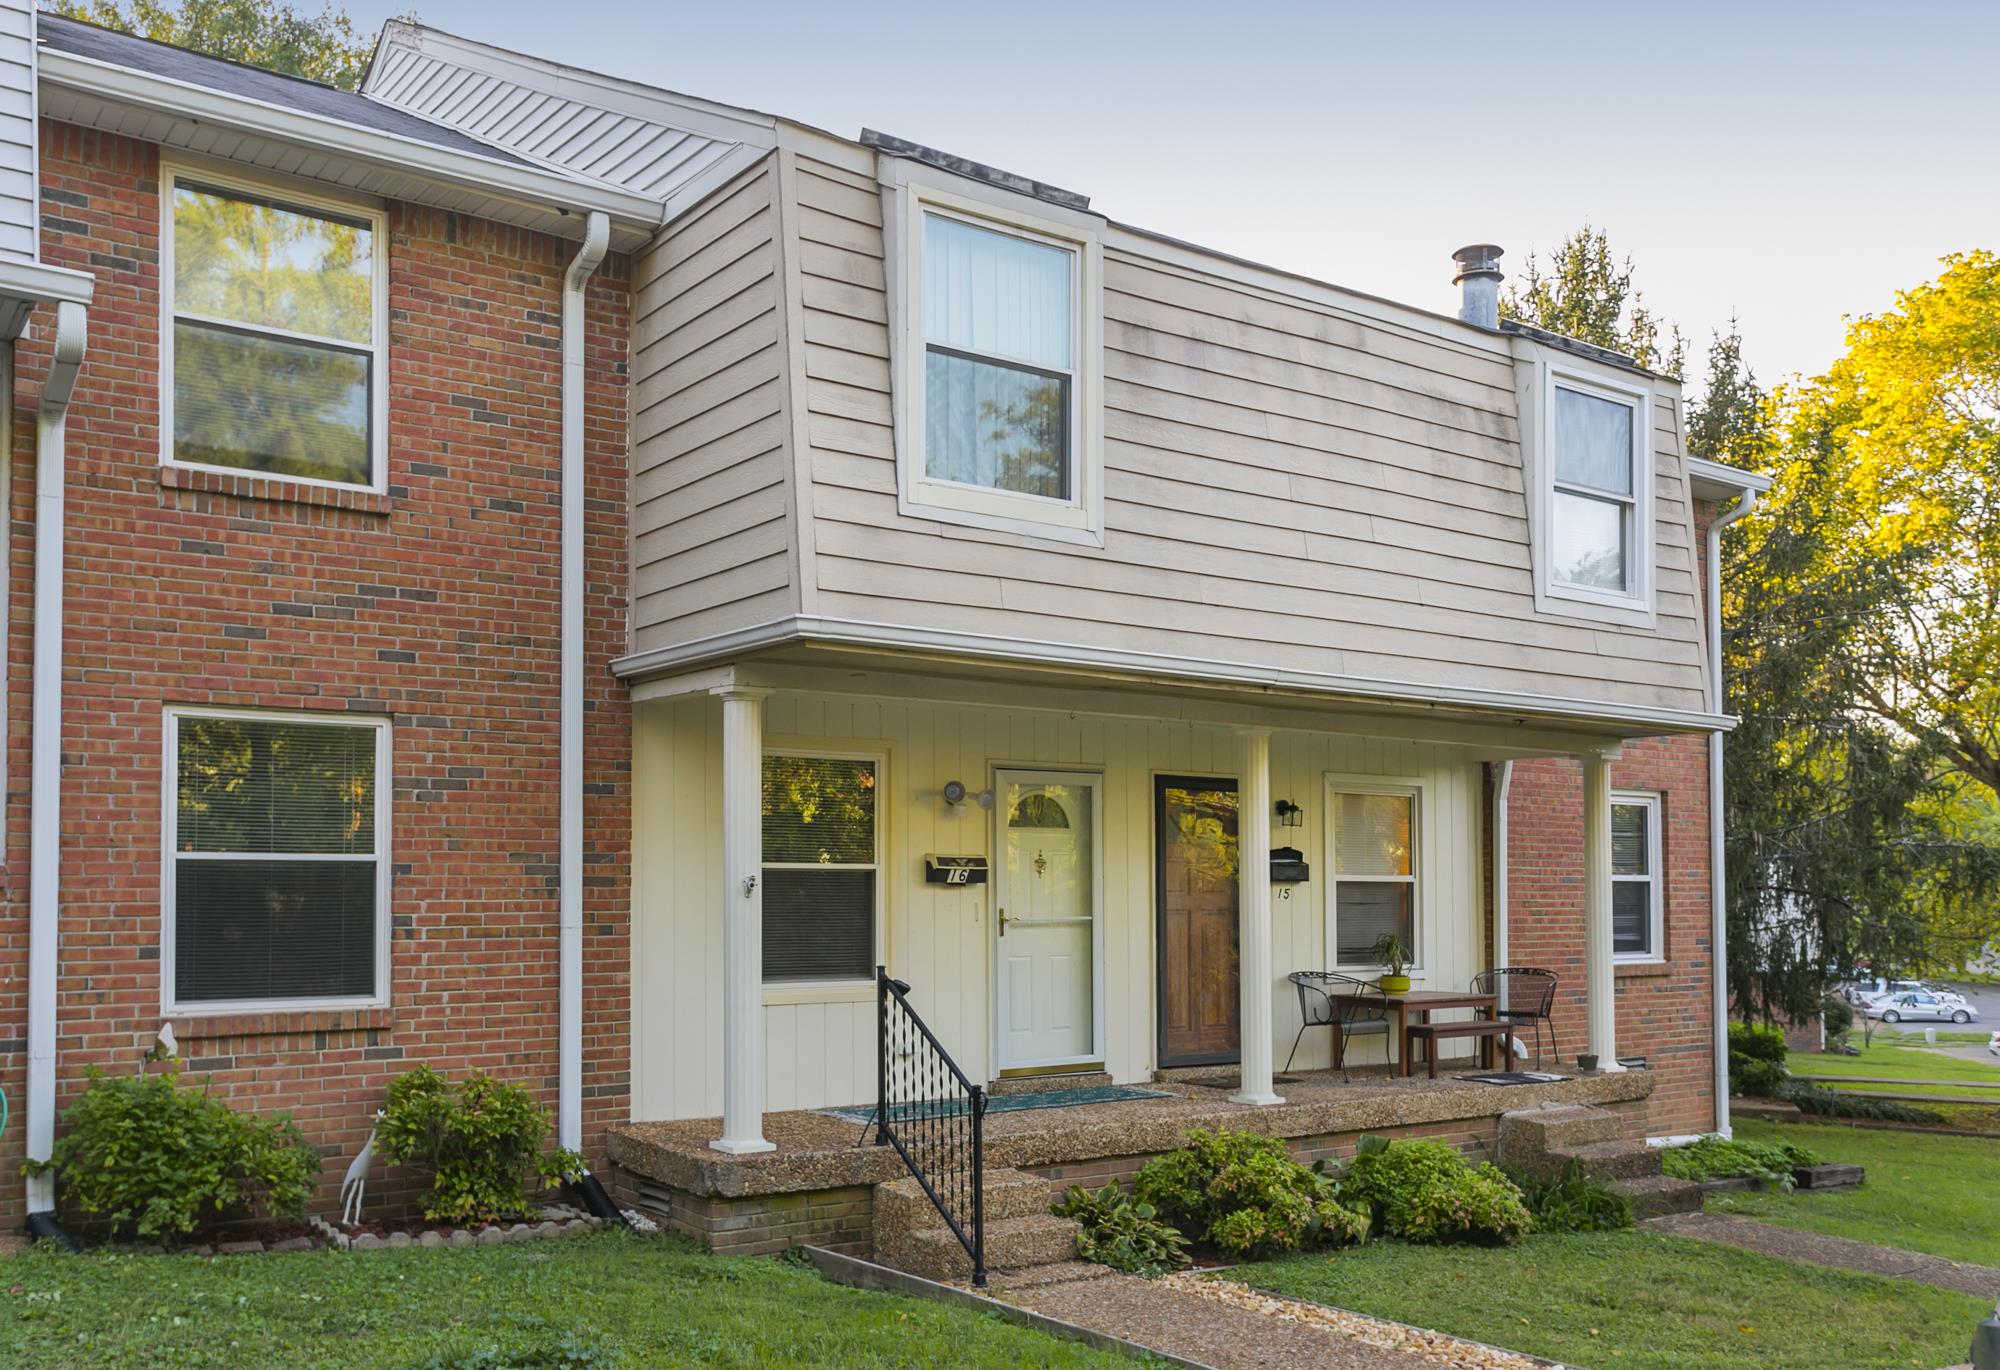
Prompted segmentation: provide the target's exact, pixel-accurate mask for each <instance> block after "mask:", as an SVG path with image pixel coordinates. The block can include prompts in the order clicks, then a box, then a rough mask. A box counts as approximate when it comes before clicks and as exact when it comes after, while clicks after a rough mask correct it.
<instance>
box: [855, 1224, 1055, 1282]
mask: <svg viewBox="0 0 2000 1370" xmlns="http://www.w3.org/2000/svg"><path fill="white" fill-rule="evenodd" d="M1076 1234H1077V1225H1076V1224H1075V1223H1073V1222H1071V1221H1070V1220H1069V1219H1068V1218H1058V1217H1056V1216H1054V1215H1053V1214H1048V1213H1044V1214H1041V1215H1040V1216H1038V1217H1033V1218H1003V1219H1001V1220H1000V1221H999V1222H994V1221H993V1220H992V1219H990V1218H989V1219H988V1220H987V1222H986V1268H987V1269H988V1270H1025V1269H1028V1268H1029V1267H1032V1266H1038V1265H1054V1264H1056V1263H1057V1262H1058V1261H1073V1260H1075V1259H1076ZM875 1260H876V1263H877V1264H879V1265H886V1266H888V1267H890V1268H891V1269H894V1270H901V1271H903V1272H904V1273H906V1274H910V1275H920V1276H922V1277H923V1278H924V1279H927V1280H963V1279H968V1278H970V1277H971V1275H972V1258H971V1257H969V1256H967V1255H966V1254H965V1248H964V1247H962V1246H960V1245H959V1244H958V1238H956V1237H954V1236H953V1235H952V1234H951V1230H950V1229H949V1228H945V1227H926V1228H921V1229H918V1230H915V1231H906V1230H900V1229H896V1228H888V1229H883V1228H879V1227H878V1228H877V1229H876V1231H875Z"/></svg>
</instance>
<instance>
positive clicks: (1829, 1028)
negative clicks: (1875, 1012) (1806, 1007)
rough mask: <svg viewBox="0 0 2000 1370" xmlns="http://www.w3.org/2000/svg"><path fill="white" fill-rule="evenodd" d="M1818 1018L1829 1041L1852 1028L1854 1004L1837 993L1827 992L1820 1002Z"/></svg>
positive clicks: (1843, 1035) (1842, 1035) (1843, 1034)
mask: <svg viewBox="0 0 2000 1370" xmlns="http://www.w3.org/2000/svg"><path fill="white" fill-rule="evenodd" d="M1819 1020H1820V1023H1821V1025H1822V1026H1824V1027H1825V1028H1826V1038H1827V1040H1828V1041H1829V1042H1831V1041H1834V1040H1836V1039H1837V1038H1841V1037H1845V1036H1846V1035H1847V1034H1848V1033H1849V1032H1851V1031H1852V1030H1853V1028H1854V1005H1852V1004H1850V1003H1848V1002H1847V1001H1846V1000H1845V999H1843V998H1841V997H1840V996H1839V995H1838V994H1829V995H1827V996H1826V998H1825V1000H1824V1001H1822V1002H1821V1004H1820V1009H1819Z"/></svg>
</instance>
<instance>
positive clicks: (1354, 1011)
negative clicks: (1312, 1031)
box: [1285, 970, 1394, 1080]
mask: <svg viewBox="0 0 2000 1370" xmlns="http://www.w3.org/2000/svg"><path fill="white" fill-rule="evenodd" d="M1285 978H1286V979H1287V980H1290V981H1291V982H1292V984H1293V985H1294V986H1295V987H1297V989H1298V991H1299V1019H1300V1022H1299V1034H1298V1036H1297V1037H1294V1038H1292V1054H1291V1056H1287V1057H1286V1058H1285V1069H1286V1070H1290V1069H1291V1068H1292V1059H1293V1057H1296V1056H1297V1055H1298V1054H1299V1043H1300V1041H1302V1040H1303V1039H1304V1037H1305V1035H1306V1029H1307V1028H1313V1027H1330V1028H1332V1029H1333V1030H1334V1038H1333V1064H1334V1068H1335V1069H1336V1070H1338V1071H1339V1072H1340V1078H1341V1079H1343V1080H1345V1079H1346V1078H1347V1041H1348V1038H1350V1037H1375V1036H1379V1037H1381V1039H1382V1041H1383V1043H1384V1049H1385V1050H1387V1049H1388V1048H1387V1043H1389V1042H1390V1041H1391V1040H1392V1039H1391V1037H1390V1034H1389V1001H1388V1000H1387V999H1386V998H1385V997H1384V996H1383V994H1382V990H1381V987H1380V986H1379V985H1371V984H1369V983H1368V982H1367V981H1366V980H1357V979H1355V978H1354V977H1353V976H1352V975H1337V974H1335V973H1334V972H1332V971H1328V970H1295V971H1293V972H1292V973H1291V974H1290V975H1288V976H1286V977H1285ZM1393 1054H1394V1053H1393V1052H1391V1055H1393Z"/></svg>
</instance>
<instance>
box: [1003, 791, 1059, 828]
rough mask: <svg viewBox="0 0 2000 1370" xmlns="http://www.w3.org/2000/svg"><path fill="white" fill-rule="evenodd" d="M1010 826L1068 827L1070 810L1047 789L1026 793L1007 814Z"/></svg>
mask: <svg viewBox="0 0 2000 1370" xmlns="http://www.w3.org/2000/svg"><path fill="white" fill-rule="evenodd" d="M1007 826H1008V827H1010V828H1067V827H1068V826H1069V812H1068V811H1067V810H1066V809H1064V808H1063V806H1062V804H1061V803H1060V802H1058V801H1057V800H1056V799H1054V798H1052V797H1051V796H1050V795H1049V794H1048V793H1047V792H1046V791H1042V790H1037V791H1035V792H1033V793H1032V794H1024V795H1022V796H1021V798H1020V799H1019V800H1018V801H1016V802H1015V804H1014V811H1013V812H1012V813H1010V814H1008V815H1007Z"/></svg>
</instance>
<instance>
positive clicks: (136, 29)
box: [48, 0, 373, 90]
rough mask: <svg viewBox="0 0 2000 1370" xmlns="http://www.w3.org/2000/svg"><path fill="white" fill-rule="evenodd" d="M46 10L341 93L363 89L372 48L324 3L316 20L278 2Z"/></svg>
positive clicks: (183, 0) (210, 0)
mask: <svg viewBox="0 0 2000 1370" xmlns="http://www.w3.org/2000/svg"><path fill="white" fill-rule="evenodd" d="M48 10H49V12H50V13H52V14H60V15H64V16H66V17H68V18H71V19H82V20H85V21H87V22H89V23H92V24H99V25H102V26H103V27H105V28H108V29H116V30H118V31H119V32H120V33H132V34H137V35H138V36H140V37H141V38H153V39H157V40H158V41H160V42H162V43H172V44H174V45H176V46H177V47H184V48H192V49H194V50H195V51H196V52H205V53H208V54H209V55H210V56H213V57H225V58H227V59H229V60H230V61H232V62H243V63H247V64H248V65H250V66H257V67H266V68H269V69H270V70H272V71H282V72H285V73H287V74H289V75H292V76H303V77H306V78H307V79H309V80H313V81H322V82H325V83H326V84H327V85H330V86H338V87H340V88H341V89H342V90H353V89H354V88H355V87H356V86H358V85H360V84H361V77H362V73H363V72H365V71H366V70H367V68H368V58H369V54H370V52H371V51H372V48H373V45H372V44H370V43H369V42H368V41H366V39H360V38H356V37H355V33H354V24H353V21H352V20H350V19H349V18H348V17H347V12H346V11H345V10H340V9H335V8H333V7H332V6H331V5H330V4H329V5H328V6H327V7H326V8H324V9H322V10H320V12H319V13H318V14H317V15H313V14H302V13H300V12H299V11H298V10H296V9H294V8H292V6H291V5H289V4H286V3H284V0H178V3H171V2H170V0H53V3H52V4H50V5H49V6H48Z"/></svg>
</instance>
